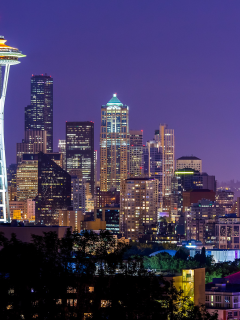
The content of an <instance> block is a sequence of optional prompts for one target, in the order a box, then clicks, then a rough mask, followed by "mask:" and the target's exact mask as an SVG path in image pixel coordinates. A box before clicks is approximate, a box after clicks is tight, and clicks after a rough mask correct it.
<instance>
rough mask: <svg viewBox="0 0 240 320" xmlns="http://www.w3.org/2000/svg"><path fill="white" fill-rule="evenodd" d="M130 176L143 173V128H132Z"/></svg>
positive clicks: (130, 135)
mask: <svg viewBox="0 0 240 320" xmlns="http://www.w3.org/2000/svg"><path fill="white" fill-rule="evenodd" d="M129 138H130V147H129V176H130V177H140V176H141V175H142V153H143V130H130V131H129Z"/></svg>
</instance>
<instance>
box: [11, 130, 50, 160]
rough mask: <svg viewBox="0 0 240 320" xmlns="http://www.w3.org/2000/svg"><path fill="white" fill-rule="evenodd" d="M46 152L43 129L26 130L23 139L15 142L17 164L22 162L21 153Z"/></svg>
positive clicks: (45, 133) (45, 138) (45, 136)
mask: <svg viewBox="0 0 240 320" xmlns="http://www.w3.org/2000/svg"><path fill="white" fill-rule="evenodd" d="M38 152H43V153H46V152H47V132H46V131H45V130H30V129H29V130H26V131H25V139H24V140H23V141H22V142H21V143H17V164H18V165H19V164H21V163H22V155H23V154H27V153H28V154H30V153H38Z"/></svg>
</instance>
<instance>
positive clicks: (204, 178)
mask: <svg viewBox="0 0 240 320" xmlns="http://www.w3.org/2000/svg"><path fill="white" fill-rule="evenodd" d="M171 183H172V185H171V190H172V193H171V218H172V220H173V221H175V220H176V219H177V218H179V216H180V214H181V212H182V210H183V192H185V191H191V190H196V189H197V190H200V189H201V190H202V189H209V190H212V191H213V192H215V191H216V181H215V176H210V175H208V174H207V173H205V172H204V173H200V172H199V171H196V170H194V169H190V168H184V169H178V170H176V171H175V173H174V176H173V177H172V182H171ZM199 200H201V199H199ZM213 200H214V199H213Z"/></svg>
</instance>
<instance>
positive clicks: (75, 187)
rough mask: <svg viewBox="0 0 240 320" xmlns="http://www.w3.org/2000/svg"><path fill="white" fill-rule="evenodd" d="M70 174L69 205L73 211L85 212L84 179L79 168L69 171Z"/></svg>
mask: <svg viewBox="0 0 240 320" xmlns="http://www.w3.org/2000/svg"><path fill="white" fill-rule="evenodd" d="M69 174H70V176H71V207H72V208H73V211H81V212H82V213H84V212H85V188H86V186H85V181H84V179H83V177H82V172H81V169H73V170H70V171H69Z"/></svg>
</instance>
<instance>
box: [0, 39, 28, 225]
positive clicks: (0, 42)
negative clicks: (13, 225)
mask: <svg viewBox="0 0 240 320" xmlns="http://www.w3.org/2000/svg"><path fill="white" fill-rule="evenodd" d="M6 41H7V40H5V39H4V37H3V36H0V176H1V178H0V221H2V222H6V221H9V222H10V211H9V198H8V181H7V167H6V155H5V144H4V105H5V98H6V92H7V85H8V77H9V70H10V66H11V65H15V64H18V63H20V61H19V60H18V59H19V58H22V57H26V56H25V55H24V54H22V53H21V51H19V50H18V49H16V48H13V47H9V46H8V45H6V44H5V42H6ZM2 67H5V71H4V76H3V83H2Z"/></svg>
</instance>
